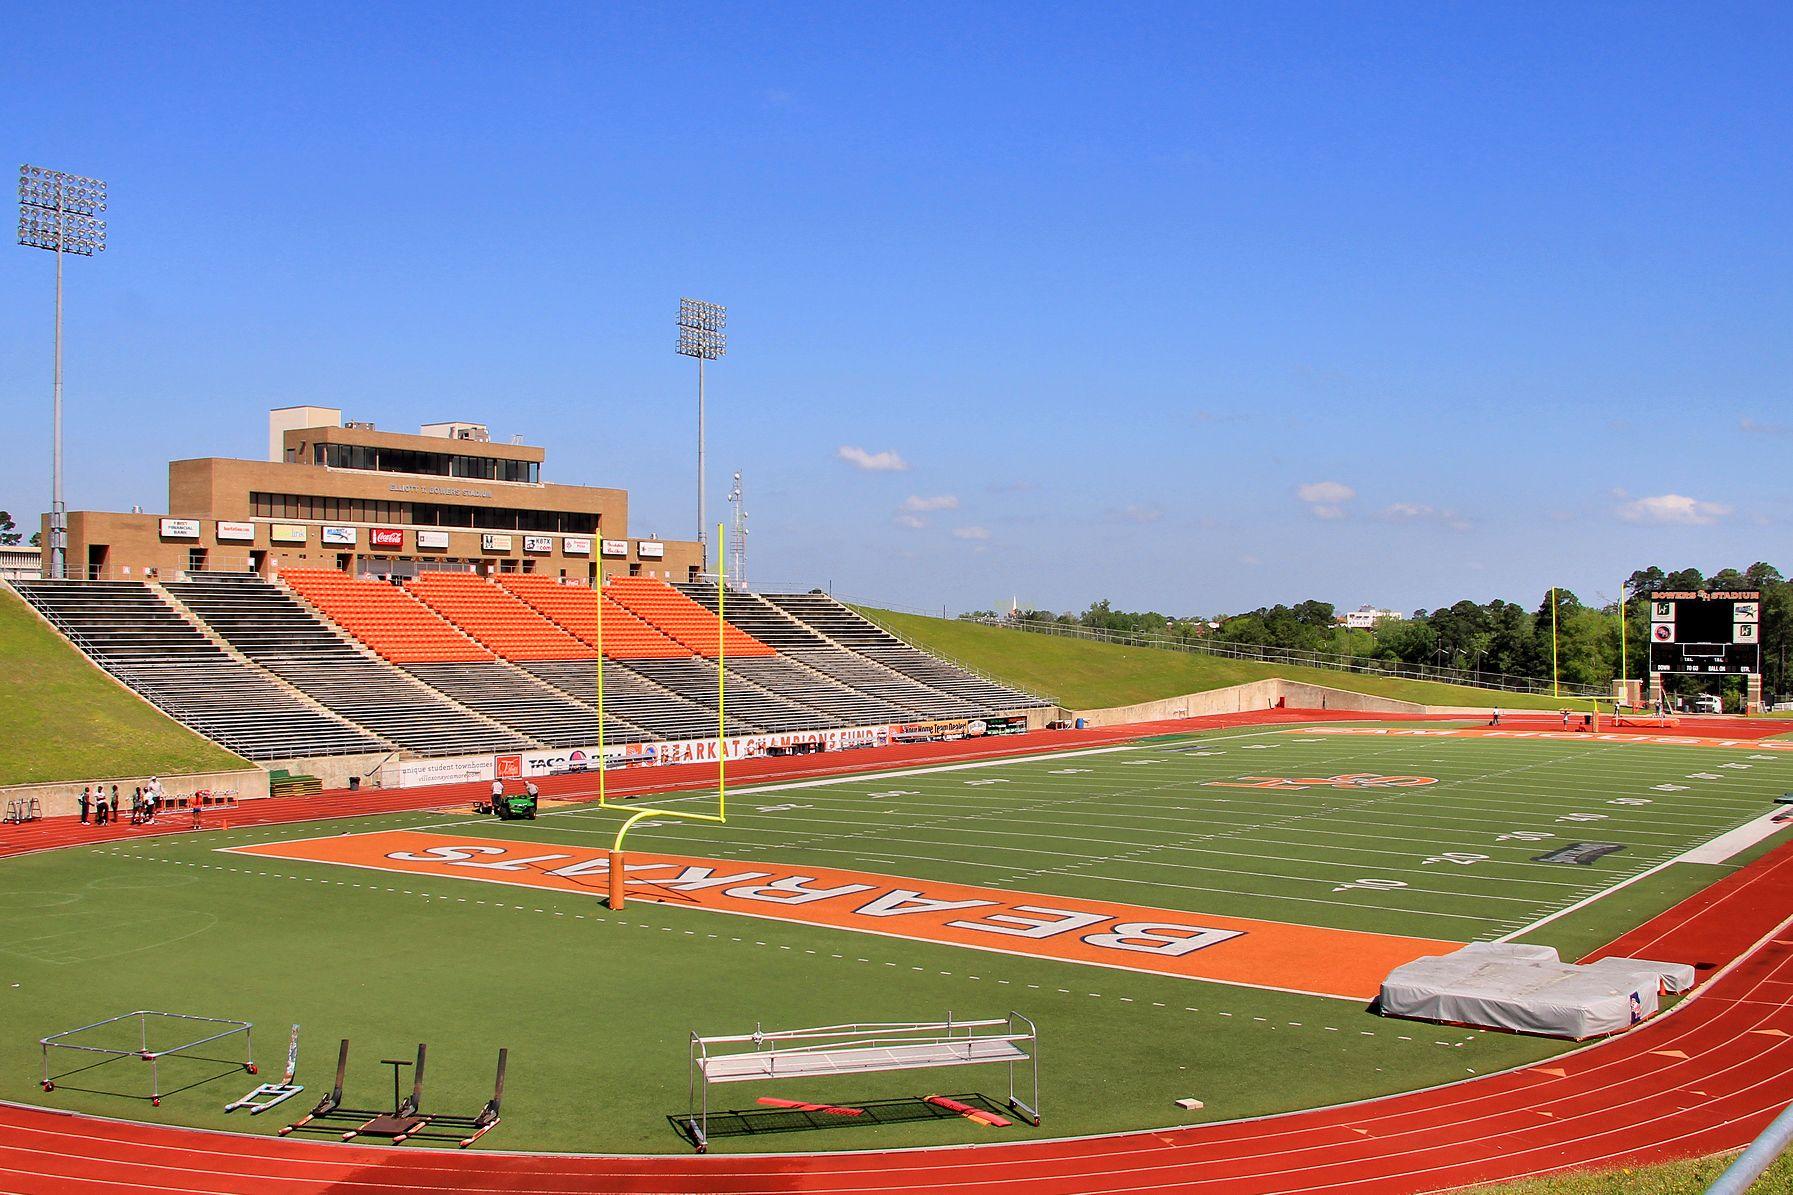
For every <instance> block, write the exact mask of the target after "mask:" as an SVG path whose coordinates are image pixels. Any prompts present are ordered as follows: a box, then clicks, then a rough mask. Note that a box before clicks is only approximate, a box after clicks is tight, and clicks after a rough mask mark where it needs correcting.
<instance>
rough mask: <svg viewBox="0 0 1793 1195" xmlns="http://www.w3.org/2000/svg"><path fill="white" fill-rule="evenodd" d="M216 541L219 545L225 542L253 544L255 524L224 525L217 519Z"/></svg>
mask: <svg viewBox="0 0 1793 1195" xmlns="http://www.w3.org/2000/svg"><path fill="white" fill-rule="evenodd" d="M218 540H219V542H221V543H222V542H223V541H225V540H232V541H234V542H236V543H249V544H252V543H254V542H255V524H254V523H226V522H225V521H224V520H223V519H219V520H218Z"/></svg>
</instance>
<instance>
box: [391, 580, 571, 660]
mask: <svg viewBox="0 0 1793 1195" xmlns="http://www.w3.org/2000/svg"><path fill="white" fill-rule="evenodd" d="M550 583H552V582H550ZM405 590H406V592H408V593H409V594H410V595H411V596H412V597H414V598H416V599H417V600H418V601H420V602H422V603H423V604H424V605H426V606H428V607H429V608H430V609H432V610H434V611H435V612H436V613H437V614H440V615H441V616H442V617H443V618H446V619H447V620H448V621H449V622H452V623H454V624H455V625H456V626H457V627H460V628H461V630H463V631H465V632H467V634H469V635H471V636H473V638H475V639H477V640H479V641H480V642H481V643H483V644H485V645H486V646H487V647H489V648H491V649H492V650H493V651H495V652H497V653H498V654H499V655H500V656H503V657H504V658H505V659H507V660H591V659H596V658H597V653H596V652H595V651H593V650H592V648H591V647H590V645H588V644H586V643H584V642H581V641H580V640H579V639H578V638H576V637H574V636H573V635H571V634H569V633H568V632H567V631H566V630H564V629H563V628H561V627H559V626H556V625H555V624H554V623H553V622H552V621H550V620H549V619H547V618H544V617H543V616H542V615H541V614H540V613H538V612H537V611H536V610H533V609H531V608H530V607H529V606H527V605H525V604H524V603H523V602H522V601H520V600H519V599H518V598H517V597H516V596H515V595H513V594H512V593H511V592H510V591H509V590H508V589H504V588H501V587H499V586H497V585H494V584H492V583H491V582H490V581H488V580H486V579H485V578H484V577H478V576H475V575H473V574H472V573H423V574H420V575H419V576H417V577H414V578H412V579H411V580H409V581H407V582H406V583H405Z"/></svg>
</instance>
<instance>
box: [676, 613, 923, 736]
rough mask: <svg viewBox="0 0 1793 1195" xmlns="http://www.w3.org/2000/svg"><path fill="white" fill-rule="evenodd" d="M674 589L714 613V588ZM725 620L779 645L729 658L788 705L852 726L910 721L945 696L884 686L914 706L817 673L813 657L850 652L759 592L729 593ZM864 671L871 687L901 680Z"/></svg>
mask: <svg viewBox="0 0 1793 1195" xmlns="http://www.w3.org/2000/svg"><path fill="white" fill-rule="evenodd" d="M673 588H674V589H677V590H678V591H679V592H680V593H682V594H684V595H685V596H686V597H688V598H690V599H691V600H692V601H694V602H696V603H697V604H698V605H700V606H702V607H703V608H704V609H706V610H712V611H713V610H715V609H716V587H715V586H714V585H709V584H705V583H702V582H691V583H686V584H679V585H674V586H673ZM723 617H724V618H725V619H726V620H727V621H728V622H729V623H731V624H733V625H734V626H738V627H740V628H741V629H742V630H743V631H746V632H747V633H748V634H749V635H752V636H753V637H754V638H755V639H758V640H759V641H760V642H762V643H766V644H769V645H771V646H772V647H776V648H777V649H778V652H779V654H778V655H776V656H770V657H752V656H750V657H747V658H745V659H740V660H729V661H728V662H727V663H728V670H729V673H730V674H731V675H735V676H740V677H742V678H743V679H745V680H747V681H750V682H751V683H753V684H756V685H758V686H760V687H761V688H763V689H767V690H770V691H771V692H773V693H777V694H778V695H779V696H781V697H784V698H786V699H788V700H790V701H795V702H798V703H800V704H802V705H806V706H809V707H810V708H811V709H819V710H822V711H823V712H824V713H829V714H833V715H834V716H835V717H837V718H840V719H842V720H844V721H846V722H848V723H850V724H854V725H869V724H872V723H876V722H906V721H909V720H910V719H912V718H915V717H917V716H918V715H919V714H921V712H922V711H923V709H925V708H926V707H927V706H928V705H929V703H930V702H938V701H940V700H941V699H942V697H943V695H942V694H939V693H933V692H930V691H928V690H926V689H925V688H923V687H922V686H920V685H916V684H913V683H909V684H899V685H888V686H886V688H887V689H895V690H897V691H898V692H899V693H901V694H902V695H903V696H907V697H908V698H909V699H910V701H911V703H912V704H904V703H903V702H902V701H901V700H900V699H899V698H898V697H896V696H892V695H881V694H877V693H874V692H872V691H869V690H866V689H864V688H858V687H855V686H853V685H850V684H847V683H845V682H843V681H841V680H838V679H836V678H835V677H833V676H830V675H829V674H827V673H826V672H824V671H821V670H819V669H818V668H817V667H816V665H815V663H814V661H813V660H812V659H811V658H809V657H811V656H825V655H830V654H832V655H838V656H846V655H848V654H850V653H848V652H846V651H844V650H843V649H841V648H838V647H835V646H834V645H833V644H831V643H829V642H828V641H827V640H825V639H823V638H822V637H821V636H820V635H817V634H816V633H815V632H814V631H812V630H810V629H809V628H808V627H805V626H803V625H802V624H800V623H798V622H795V621H794V620H792V619H791V618H790V617H789V616H788V615H786V614H784V613H782V612H780V611H779V610H778V609H776V608H775V607H773V606H772V605H770V604H768V603H767V602H766V601H765V600H764V599H763V598H761V597H759V596H758V595H756V594H752V593H730V594H729V598H728V601H727V602H725V603H724V604H723ZM862 671H863V673H864V674H865V675H866V676H867V677H868V679H869V680H870V681H871V683H873V684H877V683H878V682H879V681H886V680H897V679H898V678H896V677H895V676H894V675H892V674H890V673H887V672H885V671H884V670H882V669H879V668H877V667H875V666H869V667H865V668H864V669H863V670H862Z"/></svg>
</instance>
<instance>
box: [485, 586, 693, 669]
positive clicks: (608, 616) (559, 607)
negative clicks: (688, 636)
mask: <svg viewBox="0 0 1793 1195" xmlns="http://www.w3.org/2000/svg"><path fill="white" fill-rule="evenodd" d="M498 584H499V585H501V586H503V587H504V588H505V589H506V590H508V591H509V592H510V593H512V594H514V595H515V596H516V597H517V599H518V600H520V601H522V602H525V603H527V604H528V605H529V606H530V607H531V608H532V609H534V610H536V611H537V612H538V613H540V614H541V615H543V616H544V617H546V618H548V619H549V620H551V621H552V622H554V623H555V624H556V625H557V626H559V627H561V628H562V629H564V630H565V631H567V632H568V633H569V634H571V635H573V636H574V637H576V638H577V639H578V640H579V641H580V642H581V643H583V644H586V645H587V646H595V645H596V644H597V641H598V610H597V604H596V603H595V602H593V601H592V591H591V590H590V589H589V588H587V587H586V586H584V585H563V584H561V583H560V582H558V581H556V580H554V579H553V578H552V577H535V576H530V575H529V574H527V573H517V574H510V575H506V576H501V577H499V578H498ZM712 638H714V634H713V633H712ZM604 654H605V655H606V656H608V657H609V658H611V659H613V660H676V659H689V658H690V657H691V656H692V655H694V654H696V653H694V652H693V651H692V650H691V649H690V648H689V647H686V646H685V645H684V644H682V643H679V642H677V641H675V640H673V639H670V638H668V637H667V636H665V635H663V634H661V633H660V632H659V631H657V630H655V629H654V628H653V627H651V626H649V625H648V624H647V623H645V622H643V621H642V620H641V619H639V618H637V617H636V616H635V615H634V614H632V613H630V612H629V611H628V610H627V609H625V608H624V607H623V606H620V605H618V604H617V602H616V601H615V599H613V598H612V597H610V595H609V594H606V595H605V597H604Z"/></svg>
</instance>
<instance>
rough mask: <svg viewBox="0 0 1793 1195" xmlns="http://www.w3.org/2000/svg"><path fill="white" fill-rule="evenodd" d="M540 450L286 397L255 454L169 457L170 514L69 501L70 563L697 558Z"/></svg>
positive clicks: (311, 565) (132, 569)
mask: <svg viewBox="0 0 1793 1195" xmlns="http://www.w3.org/2000/svg"><path fill="white" fill-rule="evenodd" d="M546 455H547V454H546V452H545V451H544V450H543V449H541V448H538V447H532V446H530V445H525V444H494V443H492V441H491V438H490V436H489V434H488V433H487V430H486V428H485V426H484V425H483V424H478V423H432V424H426V425H424V427H423V428H422V429H421V430H420V431H419V432H418V434H416V435H411V434H406V433H399V432H386V431H379V430H377V429H376V428H375V427H374V425H373V424H371V423H356V422H348V423H345V422H344V421H343V418H342V412H341V411H340V410H338V409H336V408H334V407H314V406H303V407H284V408H281V409H278V410H275V411H271V412H269V415H268V459H267V460H265V461H255V460H235V459H231V458H227V457H201V458H198V459H195V460H182V461H171V462H169V465H168V510H167V513H165V514H142V513H130V514H121V513H116V512H112V511H93V510H76V511H70V512H69V516H68V524H69V533H68V534H69V538H68V570H69V575H70V576H71V577H86V578H89V579H94V580H131V579H146V578H148V579H155V578H174V577H177V576H178V575H179V574H181V573H183V572H198V571H244V572H256V573H261V574H263V575H264V576H266V575H271V574H273V573H276V572H278V571H280V570H282V569H296V568H308V569H316V568H328V569H340V570H342V571H343V572H346V573H350V574H360V575H372V576H411V575H414V574H416V573H418V572H427V571H431V570H435V569H449V570H470V571H474V572H478V573H482V574H488V575H495V574H502V573H534V574H539V575H542V576H546V577H553V578H557V579H566V580H573V581H586V582H589V581H590V580H592V579H593V578H595V577H596V576H597V571H598V563H599V561H602V562H603V563H604V566H605V572H606V575H611V576H617V575H623V574H627V575H629V576H644V577H655V578H659V579H661V580H665V581H687V580H690V579H692V578H693V577H694V576H695V575H696V574H697V573H698V572H700V571H701V570H702V562H703V554H702V549H701V547H700V545H698V544H697V543H695V542H692V541H681V540H660V539H651V538H650V539H642V538H634V537H631V535H630V534H629V495H628V491H626V490H620V489H609V488H603V487H597V486H583V485H563V484H559V483H553V482H545V481H543V480H542V479H541V472H542V462H543V460H544V458H545V457H546ZM49 539H50V534H49V518H48V516H47V515H46V516H45V518H44V533H43V541H44V543H46V544H47V543H48V542H49ZM44 575H46V576H47V575H49V560H48V550H47V549H46V550H45V556H44Z"/></svg>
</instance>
